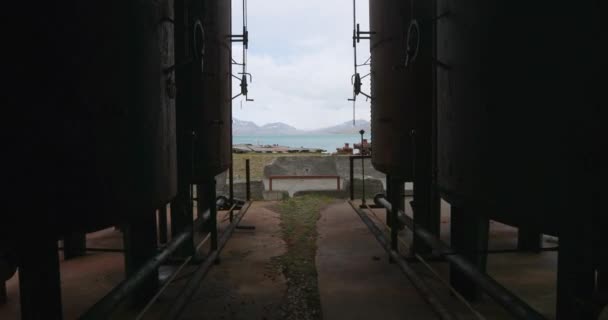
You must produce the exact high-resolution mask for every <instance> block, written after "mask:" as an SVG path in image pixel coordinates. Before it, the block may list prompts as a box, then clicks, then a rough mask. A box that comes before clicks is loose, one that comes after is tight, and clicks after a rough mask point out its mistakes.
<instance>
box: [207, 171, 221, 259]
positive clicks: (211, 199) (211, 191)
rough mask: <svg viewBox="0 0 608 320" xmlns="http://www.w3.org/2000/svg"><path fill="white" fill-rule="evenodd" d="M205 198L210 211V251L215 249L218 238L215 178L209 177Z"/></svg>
mask: <svg viewBox="0 0 608 320" xmlns="http://www.w3.org/2000/svg"><path fill="white" fill-rule="evenodd" d="M207 189H208V190H207V192H208V193H207V195H208V196H207V197H206V198H207V200H208V204H209V212H210V213H211V216H210V219H209V227H210V228H211V251H215V250H217V245H218V242H217V241H218V239H217V204H216V202H215V198H216V195H215V178H213V177H212V178H211V179H209V185H208V188H207Z"/></svg>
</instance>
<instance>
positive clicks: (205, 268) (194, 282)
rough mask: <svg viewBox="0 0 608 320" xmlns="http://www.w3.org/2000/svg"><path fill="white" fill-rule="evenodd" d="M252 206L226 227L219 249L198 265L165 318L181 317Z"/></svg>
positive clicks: (248, 204)
mask: <svg viewBox="0 0 608 320" xmlns="http://www.w3.org/2000/svg"><path fill="white" fill-rule="evenodd" d="M250 206H251V202H247V203H246V204H245V205H244V206H243V208H242V209H241V210H240V211H239V214H237V216H236V217H235V218H236V219H234V221H233V222H232V223H230V225H228V227H227V228H226V231H224V232H223V233H222V236H221V238H220V239H219V241H218V248H217V250H214V251H212V252H211V253H210V254H209V255H208V256H207V257H206V259H205V262H204V263H203V264H201V266H200V267H198V269H197V270H196V271H195V272H194V274H193V275H192V277H191V278H190V281H188V283H187V284H186V286H185V287H184V288H183V290H182V291H181V292H180V293H179V296H177V298H176V299H175V301H173V303H172V304H171V307H170V309H169V311H168V312H167V314H166V315H165V316H163V317H162V318H163V319H178V318H179V317H180V315H181V313H182V312H183V311H184V309H185V308H186V305H187V304H188V303H189V302H190V301H192V298H193V297H194V295H195V294H196V291H197V290H198V289H199V287H200V285H201V281H202V280H203V279H204V278H205V276H206V275H207V273H208V272H209V270H210V269H211V267H212V266H213V264H214V263H215V260H216V259H217V258H218V257H219V254H220V252H222V249H224V247H225V246H226V243H228V240H229V239H230V237H231V236H232V233H234V230H235V229H236V227H237V225H238V224H239V223H240V222H241V220H242V219H243V216H245V214H246V213H247V210H249V207H250Z"/></svg>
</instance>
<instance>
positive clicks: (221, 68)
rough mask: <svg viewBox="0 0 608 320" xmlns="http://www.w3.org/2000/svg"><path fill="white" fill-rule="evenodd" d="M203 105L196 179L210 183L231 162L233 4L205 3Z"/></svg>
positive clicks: (197, 123) (196, 114) (196, 113)
mask: <svg viewBox="0 0 608 320" xmlns="http://www.w3.org/2000/svg"><path fill="white" fill-rule="evenodd" d="M203 8H204V21H203V25H204V29H205V43H206V45H205V53H204V71H203V87H202V93H203V97H202V99H203V101H202V105H201V107H200V108H196V107H195V108H194V110H193V119H194V135H195V142H194V170H195V173H194V177H195V180H196V181H199V182H207V181H208V180H209V177H213V176H215V175H217V174H219V173H221V172H223V171H225V170H227V169H228V167H229V166H230V163H231V161H232V157H231V156H232V143H231V134H232V132H231V131H232V96H231V95H232V56H231V54H232V53H231V49H232V42H231V38H230V35H231V1H227V0H221V1H216V0H213V1H212V0H208V1H204V2H203Z"/></svg>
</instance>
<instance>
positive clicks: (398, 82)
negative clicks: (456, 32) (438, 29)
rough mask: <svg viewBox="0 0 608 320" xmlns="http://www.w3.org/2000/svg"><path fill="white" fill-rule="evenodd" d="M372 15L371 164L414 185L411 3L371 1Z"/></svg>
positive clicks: (384, 0)
mask: <svg viewBox="0 0 608 320" xmlns="http://www.w3.org/2000/svg"><path fill="white" fill-rule="evenodd" d="M369 11H370V31H371V32H373V33H374V34H372V36H371V43H370V50H371V96H372V100H371V113H372V114H371V119H372V123H371V130H372V139H373V151H372V163H373V165H374V167H375V168H376V169H378V170H379V171H382V172H384V173H386V174H390V175H393V176H395V177H400V178H402V179H406V180H410V181H411V179H412V177H413V171H412V168H413V167H412V166H413V157H412V141H411V140H412V138H411V137H410V133H411V131H412V130H413V129H414V125H415V112H414V110H415V109H414V107H415V106H414V104H413V103H412V101H409V100H408V92H407V91H408V90H410V89H411V78H409V79H408V77H407V75H406V71H405V69H404V68H403V64H404V61H405V57H406V36H407V30H408V25H409V22H410V19H411V11H410V3H409V2H407V1H399V0H378V1H370V3H369Z"/></svg>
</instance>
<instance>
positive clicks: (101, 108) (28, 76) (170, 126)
mask: <svg viewBox="0 0 608 320" xmlns="http://www.w3.org/2000/svg"><path fill="white" fill-rule="evenodd" d="M37 5H38V4H37ZM171 7H172V4H169V1H159V2H141V1H85V2H82V1H62V2H60V3H53V4H50V5H46V4H40V6H39V7H36V9H35V10H25V11H23V12H21V11H15V14H16V15H19V19H20V24H19V25H22V26H26V27H24V28H23V29H22V32H23V33H20V37H21V36H23V39H28V40H27V41H23V42H21V43H22V44H23V46H20V50H18V52H19V54H18V56H16V57H15V59H14V60H12V63H13V66H15V69H17V71H18V72H16V73H14V77H12V78H13V79H14V81H15V82H14V83H13V84H14V85H15V90H18V91H16V92H14V94H15V96H19V101H18V102H19V104H18V105H17V106H18V107H19V108H20V109H19V110H20V111H23V112H22V113H21V115H22V116H21V117H20V118H19V119H23V120H24V121H23V125H22V126H21V127H20V128H19V131H18V132H17V133H16V134H15V139H14V142H15V143H14V148H13V149H12V150H11V154H14V155H15V157H19V161H15V164H14V167H13V170H12V172H11V178H10V179H9V180H10V181H11V183H12V188H11V193H12V194H16V198H14V200H13V201H14V203H13V204H14V205H18V206H19V210H10V211H7V212H6V214H5V215H4V216H3V218H4V221H3V222H2V223H0V233H1V234H3V239H10V238H11V237H12V236H15V235H19V236H24V237H25V236H28V234H32V233H36V231H40V230H45V233H46V234H52V235H61V234H63V233H64V232H73V231H92V230H96V229H100V228H104V227H108V226H111V225H114V224H119V223H120V222H122V221H124V220H126V219H127V218H134V219H136V218H137V217H138V216H139V215H144V214H151V212H154V211H153V210H154V209H155V208H156V207H158V206H160V205H161V204H165V203H167V201H169V200H170V199H171V198H172V197H173V196H174V194H175V192H176V180H175V174H176V173H175V170H176V154H175V114H174V101H173V85H172V73H171V72H167V71H166V68H169V67H170V66H172V65H173V64H174V61H173V47H172V38H173V27H172V24H171V23H169V22H168V21H171V20H172V18H173V17H172V9H171ZM21 13H24V14H21ZM7 72H8V73H9V74H10V73H11V71H7ZM25 92H28V94H23V93H25ZM15 119H17V118H15ZM7 235H8V236H7ZM4 236H6V238H4ZM0 242H1V241H0Z"/></svg>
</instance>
